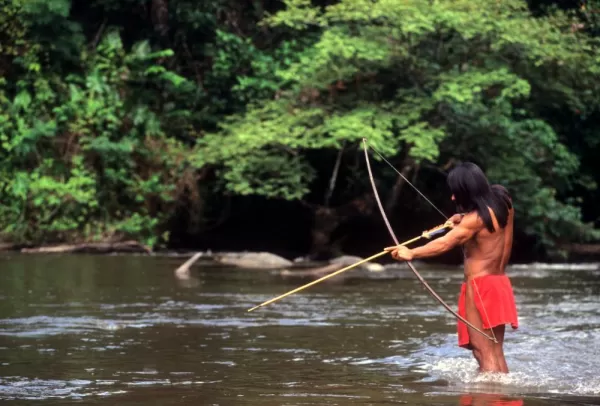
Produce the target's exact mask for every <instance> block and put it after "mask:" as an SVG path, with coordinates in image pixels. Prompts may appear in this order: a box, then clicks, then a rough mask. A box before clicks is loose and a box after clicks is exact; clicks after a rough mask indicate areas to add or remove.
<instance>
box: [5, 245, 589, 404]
mask: <svg viewBox="0 0 600 406" xmlns="http://www.w3.org/2000/svg"><path fill="white" fill-rule="evenodd" d="M179 263H180V259H177V258H166V257H155V258H151V257H143V256H106V257H94V256H58V255H57V256H20V255H11V256H8V255H6V256H4V257H0V269H1V271H0V272H2V281H3V282H2V284H1V285H0V298H1V299H2V302H1V303H2V305H1V306H0V399H13V400H15V401H16V403H17V404H19V403H21V404H28V402H30V401H31V400H33V399H36V400H38V401H43V403H45V404H65V403H68V402H69V401H73V402H80V401H81V399H85V400H86V402H93V404H99V405H113V404H120V405H121V404H138V403H144V404H146V403H148V402H152V403H155V404H161V405H162V404H164V405H170V404H203V405H204V404H206V405H230V404H251V405H323V404H327V405H370V404H377V405H393V404H411V405H430V404H436V405H520V404H526V405H554V404H556V405H558V404H565V403H569V404H600V378H598V372H597V370H598V361H599V360H600V297H599V293H600V278H599V277H600V271H598V267H595V266H590V265H587V266H585V267H583V266H576V267H571V269H560V268H557V267H547V266H541V265H538V266H532V267H529V268H528V267H522V266H521V267H514V268H513V269H512V270H511V273H510V275H511V277H512V279H513V285H514V288H515V293H516V297H517V302H518V310H519V315H520V327H519V329H518V330H517V331H516V332H513V331H512V330H510V329H509V331H508V332H507V340H506V341H507V343H506V357H507V361H508V363H509V368H510V369H511V373H510V374H508V375H503V376H498V375H485V374H484V375H480V374H477V373H476V363H475V361H474V360H473V359H472V357H471V355H470V353H469V352H468V351H466V350H463V349H460V348H458V347H457V346H456V334H455V326H456V324H455V320H454V319H453V318H452V316H451V315H449V314H448V313H447V312H445V310H444V309H443V308H441V307H440V306H439V305H438V304H437V302H435V301H434V300H433V299H431V298H430V297H429V295H428V294H427V293H426V292H425V291H424V289H423V288H422V287H421V285H420V284H419V283H418V281H416V280H415V279H414V277H413V276H412V274H409V273H407V272H405V271H400V270H399V271H390V272H386V275H385V277H382V276H381V275H380V274H378V276H377V278H376V279H365V278H362V279H346V280H345V281H344V283H343V284H335V283H333V284H331V283H330V284H328V285H326V286H315V287H314V288H312V289H310V290H307V291H304V292H302V293H301V294H298V295H293V296H290V297H287V298H285V299H284V300H282V301H280V302H277V303H274V304H272V305H269V306H267V307H265V308H262V309H259V310H256V311H254V312H252V313H248V312H247V309H248V308H250V307H253V306H255V305H256V304H259V303H261V302H263V301H265V300H267V299H270V298H272V297H274V296H277V295H279V294H281V293H283V292H285V291H287V290H290V289H292V288H293V287H295V286H296V285H297V284H294V285H290V284H289V283H288V282H285V281H284V280H282V279H281V278H279V277H278V276H277V275H276V274H274V273H272V272H257V271H234V270H226V269H212V270H211V269H205V270H200V269H199V268H195V269H194V270H193V272H192V277H191V278H190V279H189V280H188V282H189V281H191V282H193V283H183V284H182V282H181V281H178V280H176V279H175V278H174V277H173V270H174V269H175V268H176V267H177V265H179ZM423 275H424V277H425V278H426V279H427V280H428V281H429V282H430V284H431V285H432V287H433V288H434V289H435V290H436V291H438V292H439V293H440V294H441V296H442V297H444V298H445V299H446V300H447V301H448V302H451V303H454V302H455V301H456V297H457V294H458V289H459V286H460V283H461V272H460V269H458V268H452V269H439V270H433V269H429V270H425V269H424V270H423Z"/></svg>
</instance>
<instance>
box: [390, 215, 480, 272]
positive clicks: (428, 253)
mask: <svg viewBox="0 0 600 406" xmlns="http://www.w3.org/2000/svg"><path fill="white" fill-rule="evenodd" d="M482 226H483V222H482V221H481V220H480V219H479V217H478V216H477V213H470V214H467V215H466V216H465V217H464V218H463V219H462V221H461V222H460V223H459V224H457V225H455V226H454V228H452V230H450V231H449V232H448V233H447V234H446V235H445V236H443V237H440V238H438V239H436V240H433V241H431V242H429V243H427V244H425V245H423V246H421V247H417V248H414V249H409V248H407V247H404V246H401V245H399V246H393V247H387V248H385V250H386V251H391V254H392V257H394V258H395V259H397V260H404V261H411V260H413V259H418V258H427V257H433V256H436V255H440V254H443V253H445V252H448V251H450V250H451V249H452V248H454V247H456V246H457V245H462V244H464V243H465V242H467V241H468V240H470V239H471V238H473V237H474V236H475V234H477V232H478V231H480V230H481V228H482Z"/></svg>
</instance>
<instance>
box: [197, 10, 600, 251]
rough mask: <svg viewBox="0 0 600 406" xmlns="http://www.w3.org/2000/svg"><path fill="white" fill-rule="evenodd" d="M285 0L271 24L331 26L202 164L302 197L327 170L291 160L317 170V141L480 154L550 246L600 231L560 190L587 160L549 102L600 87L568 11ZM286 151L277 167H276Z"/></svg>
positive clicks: (259, 187) (256, 189) (214, 139)
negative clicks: (572, 146) (569, 142)
mask: <svg viewBox="0 0 600 406" xmlns="http://www.w3.org/2000/svg"><path fill="white" fill-rule="evenodd" d="M285 3H286V5H287V7H286V9H285V10H283V11H281V12H279V13H276V14H274V15H272V16H270V17H269V18H268V19H267V20H265V22H266V23H267V24H268V25H270V26H273V27H282V26H284V27H287V28H288V29H293V30H296V32H297V35H298V36H300V35H306V33H307V32H311V30H312V31H314V30H315V28H316V27H320V28H319V29H320V37H319V39H318V41H316V42H315V43H314V45H312V46H308V47H307V48H306V49H305V50H304V51H303V52H301V53H299V54H298V57H297V59H296V61H295V62H293V63H292V64H291V65H289V66H288V67H283V68H280V69H278V71H277V72H276V73H277V75H278V77H280V78H281V79H282V84H284V85H285V87H283V88H282V89H281V91H280V92H278V95H279V97H278V98H277V99H276V100H272V101H266V102H262V103H258V102H255V103H253V104H252V105H251V106H250V108H249V109H248V110H247V111H246V112H245V113H243V114H239V115H236V116H233V117H232V118H230V119H229V120H227V121H226V122H225V123H222V124H221V126H220V131H219V132H218V133H215V134H208V135H207V136H206V137H205V138H204V139H203V140H200V141H199V144H198V152H197V154H198V155H197V158H196V160H195V163H196V165H198V166H202V165H206V164H220V165H221V167H222V170H223V173H224V175H223V178H224V181H225V182H226V184H227V188H228V189H230V190H232V191H235V192H238V193H244V194H245V193H255V194H261V195H265V196H269V197H282V198H286V199H297V198H302V197H303V195H304V194H305V193H307V192H308V191H309V190H310V183H309V182H311V181H312V179H313V174H314V173H316V172H315V169H314V168H313V170H312V171H308V173H310V174H311V176H305V177H301V176H296V177H290V175H289V172H290V170H293V171H298V170H302V169H303V168H305V167H307V168H310V167H311V166H310V160H309V158H308V157H309V155H310V151H311V150H324V149H338V148H340V146H341V145H343V144H344V143H352V144H356V143H357V141H359V140H360V139H362V137H366V138H368V139H369V142H370V143H371V144H372V145H374V146H375V147H376V148H377V149H378V150H380V151H382V152H383V153H385V154H386V155H388V157H393V156H398V157H401V158H402V159H403V161H402V162H401V165H402V166H405V165H412V166H415V165H417V164H419V163H421V162H423V161H427V162H429V164H430V165H431V164H433V165H438V166H439V167H440V168H441V167H445V165H446V162H447V161H448V160H457V159H470V160H475V161H476V162H478V163H480V164H481V165H482V166H483V167H484V168H486V169H487V171H488V173H489V175H490V178H491V179H492V181H497V182H502V183H503V184H505V185H506V186H507V187H508V188H509V189H510V190H511V191H512V192H513V194H514V198H515V205H516V206H517V207H518V208H519V212H520V213H522V214H521V216H522V217H521V218H522V220H520V221H522V222H520V225H521V227H522V228H523V229H524V230H525V231H526V232H527V233H528V234H531V235H535V236H537V237H539V240H540V242H541V243H542V244H543V245H545V246H551V245H552V244H553V243H555V242H557V241H562V240H585V239H588V238H597V237H598V233H597V232H596V231H595V230H594V229H593V227H591V226H590V225H587V224H584V223H582V216H581V212H580V209H579V208H578V207H577V206H575V205H573V204H571V203H567V202H566V201H565V200H561V199H560V196H567V195H568V194H569V193H570V191H572V188H573V185H574V183H576V182H577V181H578V179H579V178H581V176H580V175H579V174H578V170H579V160H578V158H577V156H575V155H574V154H573V153H572V152H571V151H569V149H568V147H567V146H566V144H565V139H566V137H567V135H566V134H565V135H564V136H562V137H561V136H559V134H558V133H557V132H556V130H555V128H553V126H552V125H551V124H550V120H549V117H547V116H544V114H542V113H541V112H540V110H539V107H540V106H542V105H544V103H549V100H550V98H551V99H552V100H556V99H557V98H560V100H561V101H560V103H561V104H563V105H565V104H566V105H571V106H580V105H581V104H582V102H579V101H577V100H578V99H581V98H586V97H587V95H588V94H589V93H586V92H585V91H584V90H583V89H579V88H577V87H576V86H573V83H572V78H574V77H576V76H586V77H587V78H590V76H591V77H594V78H596V80H597V79H598V77H597V73H598V71H597V68H598V65H597V61H596V59H595V57H594V56H593V53H592V51H593V50H594V49H595V44H594V42H593V41H592V40H590V39H589V38H586V37H585V36H584V35H582V34H581V33H578V32H576V31H573V30H571V28H572V23H573V21H572V19H571V17H570V16H568V15H566V14H564V13H559V12H555V13H552V14H549V15H547V16H545V17H541V18H534V17H532V16H531V15H530V13H529V11H528V9H527V5H526V3H525V2H523V1H519V0H511V1H504V2H491V3H490V2H485V1H473V0H459V1H453V2H423V1H419V0H414V1H411V0H409V1H399V0H380V1H356V0H352V1H351V0H341V1H339V2H337V3H335V4H332V5H329V6H326V7H324V8H319V7H316V6H312V5H311V2H309V1H303V0H301V1H297V0H293V1H286V2H285ZM589 80H591V78H590V79H589ZM545 98H548V100H546V101H545V100H544V99H545ZM282 156H287V157H288V159H289V161H288V162H287V164H285V165H283V166H282V171H281V172H280V173H279V174H278V173H273V172H269V171H268V169H265V167H270V166H271V165H272V164H271V163H272V162H279V161H280V159H281V157H282ZM292 158H293V160H292ZM305 170H306V169H305ZM325 176H327V174H325ZM289 190H297V191H299V193H292V194H290V193H289Z"/></svg>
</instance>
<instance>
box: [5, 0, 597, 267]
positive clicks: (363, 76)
mask: <svg viewBox="0 0 600 406" xmlns="http://www.w3.org/2000/svg"><path fill="white" fill-rule="evenodd" d="M0 4H1V6H0V142H1V148H0V196H1V204H0V233H1V234H0V241H3V242H5V243H11V244H17V245H42V244H55V243H79V242H89V241H118V240H124V239H135V240H138V241H141V242H143V243H144V244H146V245H148V246H150V247H153V248H154V249H162V248H170V249H177V248H186V249H190V248H193V249H213V250H236V249H248V250H258V249H261V250H269V251H273V252H279V253H283V254H286V255H310V256H312V257H323V256H329V255H335V254H339V253H342V252H347V253H356V254H369V253H372V252H376V251H377V250H379V249H380V248H381V247H382V246H384V245H389V243H390V241H389V236H388V234H387V232H386V230H385V227H384V225H383V223H382V220H381V217H380V215H379V212H378V210H377V207H376V205H375V202H374V200H373V196H372V190H371V188H370V185H369V179H368V174H367V171H366V168H365V162H364V156H363V155H362V150H361V140H362V139H363V137H366V138H367V139H368V140H369V143H370V144H371V145H372V146H373V147H374V148H376V150H377V151H379V152H380V153H381V154H382V155H383V156H384V157H385V158H386V159H387V160H389V161H390V162H391V163H392V164H393V165H394V167H395V168H397V169H398V170H399V171H401V173H402V174H403V175H404V176H405V177H406V178H407V179H410V180H411V182H413V183H414V184H415V185H416V186H417V187H418V188H419V190H420V191H422V192H423V194H425V195H426V196H427V197H428V198H429V199H431V200H432V201H433V202H434V203H435V204H436V206H438V207H440V208H441V209H442V210H443V211H444V212H445V213H446V215H451V214H453V212H454V210H455V209H454V207H453V204H452V202H451V201H450V198H449V196H448V190H447V186H446V182H445V176H446V173H447V171H448V169H449V168H451V167H452V165H453V164H454V163H455V162H458V161H461V160H468V161H473V162H476V163H477V164H479V165H480V166H481V167H482V168H483V169H484V170H485V172H486V174H487V175H488V176H489V178H490V181H491V182H493V183H500V184H502V185H504V186H505V187H507V188H508V190H509V191H510V193H511V195H512V196H513V199H514V204H515V207H516V210H517V220H516V228H517V235H516V240H515V241H516V242H515V246H516V255H517V258H522V259H524V260H531V259H539V258H559V257H560V256H559V255H560V254H565V253H566V252H568V249H567V248H565V247H568V246H569V244H573V243H590V242H591V243H593V242H595V241H597V240H598V239H599V238H600V232H599V231H598V228H597V226H598V225H599V219H600V217H599V214H600V207H598V204H597V203H598V202H599V201H600V200H599V197H600V196H599V192H598V190H597V183H598V181H599V180H600V160H599V159H598V157H597V155H598V153H599V152H600V149H599V143H600V121H599V120H598V118H600V92H599V91H598V90H599V88H600V53H599V52H598V45H599V44H598V35H599V31H598V30H599V28H600V24H599V18H600V2H597V3H596V2H593V1H576V0H572V1H548V2H541V1H530V2H525V1H520V0H498V1H489V0H487V1H484V0H338V1H334V0H319V1H312V2H311V1H310V0H287V1H275V0H255V1H239V0H238V1H234V0H213V1H204V0H194V1H193V0H170V1H169V0H88V1H71V0H52V1H47V0H0ZM372 158H373V159H372V166H373V169H374V172H375V177H376V179H377V182H378V188H379V190H380V194H381V195H382V198H383V199H384V204H385V206H386V210H387V212H388V214H389V216H390V219H391V220H392V222H393V226H394V228H395V229H396V230H397V232H398V234H399V236H400V237H407V238H408V237H412V236H414V235H415V234H419V233H420V232H421V231H422V230H424V229H428V228H431V227H434V226H436V225H438V224H441V223H443V222H444V218H443V217H441V216H440V215H439V213H437V212H436V211H435V209H433V208H432V207H431V206H430V205H429V204H428V203H427V202H426V201H425V200H423V199H422V198H421V197H420V196H419V195H418V194H417V193H416V192H415V191H414V190H413V189H412V188H410V187H408V186H407V185H406V183H405V181H404V179H403V178H402V177H399V176H398V175H397V173H396V172H395V171H394V170H392V168H390V167H389V166H388V165H387V164H386V163H385V162H384V161H382V160H381V159H379V157H378V156H377V155H373V157H372Z"/></svg>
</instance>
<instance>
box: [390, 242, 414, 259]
mask: <svg viewBox="0 0 600 406" xmlns="http://www.w3.org/2000/svg"><path fill="white" fill-rule="evenodd" d="M385 250H386V251H391V254H392V257H393V258H394V259H397V260H398V261H411V260H412V259H413V253H412V251H411V250H410V248H406V247H405V246H404V245H396V246H393V247H386V248H385Z"/></svg>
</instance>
